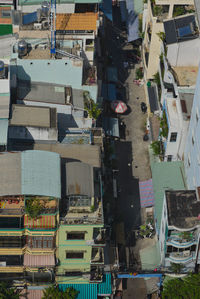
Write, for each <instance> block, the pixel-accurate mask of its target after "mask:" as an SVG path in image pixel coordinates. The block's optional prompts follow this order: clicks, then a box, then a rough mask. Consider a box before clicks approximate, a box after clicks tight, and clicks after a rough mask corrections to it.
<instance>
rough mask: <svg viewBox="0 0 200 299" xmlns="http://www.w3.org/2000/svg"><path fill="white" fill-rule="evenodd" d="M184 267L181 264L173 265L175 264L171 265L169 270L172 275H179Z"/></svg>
mask: <svg viewBox="0 0 200 299" xmlns="http://www.w3.org/2000/svg"><path fill="white" fill-rule="evenodd" d="M183 268H184V265H182V264H175V263H171V266H170V269H171V271H172V272H173V273H176V274H178V273H181V271H182V270H183Z"/></svg>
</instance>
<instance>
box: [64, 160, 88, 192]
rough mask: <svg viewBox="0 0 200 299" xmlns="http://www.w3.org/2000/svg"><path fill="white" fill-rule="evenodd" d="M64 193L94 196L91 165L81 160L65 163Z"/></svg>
mask: <svg viewBox="0 0 200 299" xmlns="http://www.w3.org/2000/svg"><path fill="white" fill-rule="evenodd" d="M66 195H87V196H90V197H92V196H94V177H93V167H92V166H91V165H89V164H85V163H82V162H69V163H66Z"/></svg>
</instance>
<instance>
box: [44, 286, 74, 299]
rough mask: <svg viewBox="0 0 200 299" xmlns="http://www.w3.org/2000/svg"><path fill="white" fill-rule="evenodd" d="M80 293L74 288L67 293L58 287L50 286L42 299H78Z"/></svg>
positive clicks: (67, 290) (68, 289)
mask: <svg viewBox="0 0 200 299" xmlns="http://www.w3.org/2000/svg"><path fill="white" fill-rule="evenodd" d="M77 295H78V291H77V290H75V289H73V288H67V289H66V290H65V291H62V290H59V288H58V287H54V286H50V287H49V288H47V289H45V290H44V291H43V296H42V299H76V297H77Z"/></svg>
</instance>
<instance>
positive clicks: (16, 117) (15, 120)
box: [10, 105, 57, 128]
mask: <svg viewBox="0 0 200 299" xmlns="http://www.w3.org/2000/svg"><path fill="white" fill-rule="evenodd" d="M10 125H12V126H28V127H42V128H56V127H57V113H56V108H49V107H37V106H26V105H12V118H11V120H10Z"/></svg>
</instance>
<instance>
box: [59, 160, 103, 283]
mask: <svg viewBox="0 0 200 299" xmlns="http://www.w3.org/2000/svg"><path fill="white" fill-rule="evenodd" d="M65 171H66V173H65V177H66V183H65V188H66V189H65V194H63V196H62V202H61V206H60V207H61V211H60V217H61V218H60V227H59V231H58V238H59V249H58V259H59V266H58V271H57V281H58V283H59V284H65V283H70V281H72V280H73V283H78V282H79V283H89V282H95V281H96V282H101V281H102V277H103V267H104V250H103V247H104V246H105V238H104V229H103V227H104V218H103V202H102V181H101V173H100V169H98V168H94V167H93V166H91V165H89V164H86V163H83V162H76V161H74V162H67V163H66V164H65Z"/></svg>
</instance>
